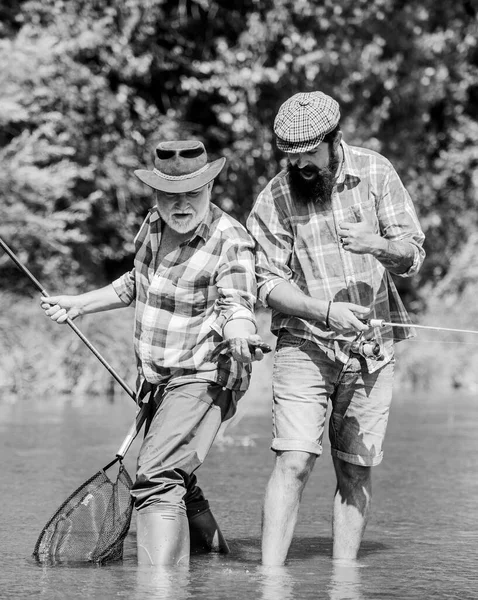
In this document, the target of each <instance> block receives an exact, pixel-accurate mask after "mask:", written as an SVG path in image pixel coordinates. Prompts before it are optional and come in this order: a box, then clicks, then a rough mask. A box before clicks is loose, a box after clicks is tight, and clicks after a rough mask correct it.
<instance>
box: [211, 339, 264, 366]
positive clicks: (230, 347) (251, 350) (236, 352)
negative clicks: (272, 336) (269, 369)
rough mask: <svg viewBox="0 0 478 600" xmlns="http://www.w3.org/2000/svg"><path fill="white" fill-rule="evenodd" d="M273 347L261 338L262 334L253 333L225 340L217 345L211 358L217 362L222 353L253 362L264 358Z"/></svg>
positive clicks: (241, 360) (239, 359) (246, 361)
mask: <svg viewBox="0 0 478 600" xmlns="http://www.w3.org/2000/svg"><path fill="white" fill-rule="evenodd" d="M270 351H271V348H270V346H268V345H267V344H264V342H263V341H262V339H261V336H260V335H257V334H253V335H250V336H249V337H247V338H245V337H233V338H229V339H227V340H224V341H223V342H221V343H220V344H218V345H217V346H216V348H215V349H214V350H213V352H212V353H211V355H210V356H209V360H210V361H211V362H217V361H218V359H219V356H220V355H221V354H223V355H225V356H227V357H230V358H233V359H234V360H237V361H239V362H243V363H251V362H254V361H258V360H262V359H263V358H264V353H266V352H270Z"/></svg>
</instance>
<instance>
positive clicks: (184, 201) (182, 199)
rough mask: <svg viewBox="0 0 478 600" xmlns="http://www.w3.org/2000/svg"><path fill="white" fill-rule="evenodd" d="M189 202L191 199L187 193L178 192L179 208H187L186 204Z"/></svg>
mask: <svg viewBox="0 0 478 600" xmlns="http://www.w3.org/2000/svg"><path fill="white" fill-rule="evenodd" d="M188 204H189V200H188V197H187V195H186V194H178V196H177V198H176V206H177V207H178V208H179V209H183V208H186V206H187V205H188Z"/></svg>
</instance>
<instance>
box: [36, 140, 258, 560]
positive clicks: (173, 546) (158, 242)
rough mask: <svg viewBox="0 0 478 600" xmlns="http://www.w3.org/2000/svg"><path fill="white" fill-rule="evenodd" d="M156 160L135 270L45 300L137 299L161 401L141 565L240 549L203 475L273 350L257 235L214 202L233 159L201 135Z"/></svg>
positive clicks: (90, 306)
mask: <svg viewBox="0 0 478 600" xmlns="http://www.w3.org/2000/svg"><path fill="white" fill-rule="evenodd" d="M154 163H155V164H154V169H152V170H146V169H140V170H137V171H135V175H136V176H137V177H138V178H139V179H140V180H141V181H142V182H143V183H145V184H146V185H148V186H149V187H151V188H152V189H154V190H155V195H156V198H155V200H156V203H155V206H153V207H152V208H151V209H150V210H149V213H148V215H147V217H146V219H145V221H144V223H143V225H142V226H141V229H140V231H139V233H138V235H137V236H136V238H135V258H134V268H133V269H132V270H131V271H130V272H128V273H125V274H124V275H123V276H122V277H120V278H119V279H117V280H116V281H114V282H113V283H112V284H110V285H108V286H106V287H103V288H100V289H96V290H93V291H90V292H87V293H85V294H79V295H75V296H66V295H61V296H50V297H45V298H42V307H43V309H44V310H45V312H46V314H47V315H48V316H49V317H50V318H51V319H53V320H54V321H57V322H59V323H62V322H64V321H65V320H66V318H67V317H69V318H71V319H74V318H76V317H77V316H79V315H83V314H88V313H95V312H99V311H104V310H110V309H114V308H120V307H124V306H128V305H130V304H131V303H133V302H134V303H135V344H134V346H135V353H136V359H137V367H138V381H137V390H138V398H139V400H141V399H143V398H145V397H146V395H147V394H148V393H149V394H150V395H149V398H150V399H149V402H150V405H151V410H150V415H149V418H148V421H147V425H146V435H145V439H144V442H143V445H142V447H141V450H140V453H139V458H138V468H137V473H136V481H135V483H134V486H133V489H132V495H133V497H134V499H135V507H136V509H137V511H138V513H137V546H138V562H139V564H145V565H181V564H187V563H188V562H189V556H190V551H192V552H197V551H206V552H207V551H218V552H223V553H226V552H228V546H227V543H226V541H225V539H224V537H223V536H222V534H221V532H220V530H219V527H218V525H217V523H216V521H215V519H214V517H213V515H212V512H211V510H210V508H209V503H208V501H207V500H206V498H205V497H204V495H203V493H202V491H201V489H200V488H199V487H198V486H197V481H196V476H195V474H194V472H195V470H196V469H197V468H198V467H199V466H200V465H201V464H202V462H203V461H204V460H205V458H206V456H207V454H208V452H209V450H210V448H211V445H212V443H213V441H214V438H215V436H216V434H217V432H218V429H219V427H220V425H221V423H222V422H223V421H225V420H226V419H229V418H230V417H232V416H233V414H234V412H235V410H236V403H237V401H238V400H239V399H240V397H241V396H242V395H243V394H244V392H245V391H246V390H247V387H248V385H249V380H250V373H251V364H250V363H251V362H252V361H253V360H260V359H261V358H262V350H261V349H260V345H261V339H260V337H259V336H258V335H257V334H256V323H255V317H254V303H255V299H256V281H255V274H254V257H253V242H252V240H251V238H250V236H249V235H248V233H247V231H246V230H245V229H244V227H242V225H240V224H239V223H238V222H237V221H235V220H234V219H233V218H232V217H230V216H228V215H227V214H225V213H224V212H223V211H222V210H220V209H219V208H218V207H216V206H214V205H213V204H211V202H210V198H211V189H212V185H213V181H214V178H215V177H216V176H217V175H218V174H219V172H220V171H221V169H222V168H223V166H224V163H225V159H224V158H222V159H218V160H216V161H213V162H208V160H207V154H206V150H205V148H204V145H203V144H202V143H201V142H199V141H195V140H192V141H179V142H162V143H160V144H158V146H157V147H156V149H155V161H154Z"/></svg>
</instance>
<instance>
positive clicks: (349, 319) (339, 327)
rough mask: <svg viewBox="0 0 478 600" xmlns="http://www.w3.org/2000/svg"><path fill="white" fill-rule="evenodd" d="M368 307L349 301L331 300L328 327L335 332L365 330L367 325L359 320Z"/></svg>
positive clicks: (363, 316) (364, 315)
mask: <svg viewBox="0 0 478 600" xmlns="http://www.w3.org/2000/svg"><path fill="white" fill-rule="evenodd" d="M369 313H370V309H369V308H367V307H366V306H360V304H352V303H351V302H332V304H331V305H330V311H329V327H330V329H332V331H335V332H336V333H350V331H354V332H359V331H367V329H368V328H369V326H368V325H367V324H365V323H363V322H362V321H361V319H364V318H365V317H367V315H368V314H369Z"/></svg>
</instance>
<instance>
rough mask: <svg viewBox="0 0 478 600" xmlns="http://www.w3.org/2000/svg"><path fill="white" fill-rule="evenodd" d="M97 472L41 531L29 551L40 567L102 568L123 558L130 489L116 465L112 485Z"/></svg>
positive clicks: (123, 469)
mask: <svg viewBox="0 0 478 600" xmlns="http://www.w3.org/2000/svg"><path fill="white" fill-rule="evenodd" d="M115 462H116V461H113V463H110V464H109V465H108V466H107V467H105V468H104V469H102V470H101V471H98V473H96V474H95V475H93V477H91V478H90V479H88V481H85V483H83V485H81V486H80V487H79V488H78V489H77V490H75V491H74V492H73V494H71V496H69V498H67V499H66V500H65V502H63V504H62V505H61V506H60V508H59V509H58V510H57V511H56V513H55V514H54V515H53V517H52V518H51V519H50V520H49V521H48V523H47V524H46V525H45V527H44V528H43V530H42V532H41V534H40V537H39V538H38V541H37V543H36V546H35V549H34V551H33V556H34V557H35V558H36V559H37V560H38V561H39V562H42V563H49V564H57V563H64V562H68V563H74V562H76V563H78V562H83V563H84V562H90V563H96V564H104V563H106V562H109V561H112V560H119V559H121V558H122V557H123V543H124V538H125V537H126V534H127V533H128V529H129V526H130V522H131V515H132V511H133V499H132V497H131V495H130V489H131V487H132V485H133V483H132V481H131V478H130V476H129V475H128V472H127V471H126V469H125V468H124V466H123V465H120V468H119V471H118V475H117V478H116V481H115V482H113V481H111V480H110V479H109V477H108V476H107V475H106V473H105V471H106V469H108V468H109V467H110V466H112V464H114V463H115Z"/></svg>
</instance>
